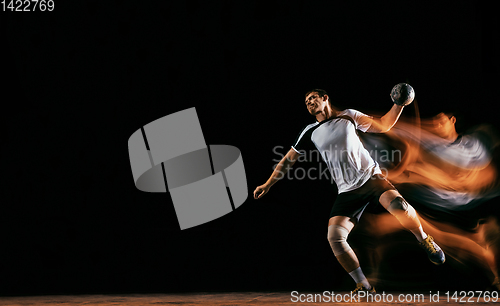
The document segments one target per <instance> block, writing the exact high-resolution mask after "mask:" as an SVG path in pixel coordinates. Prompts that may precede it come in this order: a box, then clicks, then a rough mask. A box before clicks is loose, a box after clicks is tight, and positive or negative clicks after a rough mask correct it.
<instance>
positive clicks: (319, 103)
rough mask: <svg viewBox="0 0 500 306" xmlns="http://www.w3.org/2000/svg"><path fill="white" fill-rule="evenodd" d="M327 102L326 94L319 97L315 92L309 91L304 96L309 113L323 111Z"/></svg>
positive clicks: (314, 113)
mask: <svg viewBox="0 0 500 306" xmlns="http://www.w3.org/2000/svg"><path fill="white" fill-rule="evenodd" d="M327 103H328V96H326V95H325V96H323V97H320V96H319V95H318V93H317V92H311V93H310V94H308V95H307V97H306V107H307V110H308V111H309V113H310V114H311V115H316V114H317V113H319V112H321V111H323V109H324V108H325V107H326V104H327Z"/></svg>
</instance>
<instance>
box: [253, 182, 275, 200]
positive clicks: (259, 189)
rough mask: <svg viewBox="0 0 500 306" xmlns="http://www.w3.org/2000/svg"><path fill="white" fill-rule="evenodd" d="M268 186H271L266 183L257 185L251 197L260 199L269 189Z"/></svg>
mask: <svg viewBox="0 0 500 306" xmlns="http://www.w3.org/2000/svg"><path fill="white" fill-rule="evenodd" d="M269 188H271V186H269V185H266V184H264V185H260V186H258V187H257V188H255V190H254V192H253V198H254V199H260V198H261V197H263V196H264V195H265V194H266V193H267V192H268V191H269Z"/></svg>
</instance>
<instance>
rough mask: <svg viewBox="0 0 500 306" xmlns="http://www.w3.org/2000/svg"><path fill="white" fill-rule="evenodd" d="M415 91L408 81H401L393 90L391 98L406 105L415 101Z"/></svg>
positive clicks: (399, 103)
mask: <svg viewBox="0 0 500 306" xmlns="http://www.w3.org/2000/svg"><path fill="white" fill-rule="evenodd" d="M414 98H415V91H414V90H413V88H412V87H411V86H410V85H409V84H406V83H399V84H398V85H396V86H394V87H393V88H392V90H391V99H392V101H393V102H394V103H395V104H397V105H402V106H406V105H408V104H410V103H411V102H413V99H414Z"/></svg>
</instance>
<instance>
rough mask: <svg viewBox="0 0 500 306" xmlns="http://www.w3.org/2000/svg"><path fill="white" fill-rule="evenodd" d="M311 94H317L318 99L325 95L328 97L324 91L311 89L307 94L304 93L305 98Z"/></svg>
mask: <svg viewBox="0 0 500 306" xmlns="http://www.w3.org/2000/svg"><path fill="white" fill-rule="evenodd" d="M312 92H317V93H318V95H319V96H320V97H323V96H325V95H326V96H328V93H327V92H326V90H324V89H311V90H309V91H308V92H306V95H305V96H306V97H307V95H309V94H310V93H312Z"/></svg>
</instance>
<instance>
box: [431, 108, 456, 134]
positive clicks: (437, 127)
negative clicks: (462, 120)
mask: <svg viewBox="0 0 500 306" xmlns="http://www.w3.org/2000/svg"><path fill="white" fill-rule="evenodd" d="M455 121H456V119H455V117H454V116H450V117H448V116H447V115H446V114H444V113H440V114H438V115H437V116H435V117H434V118H433V120H432V123H433V132H434V134H436V135H438V136H439V137H443V138H445V137H447V136H449V135H451V134H452V133H453V132H455Z"/></svg>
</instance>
